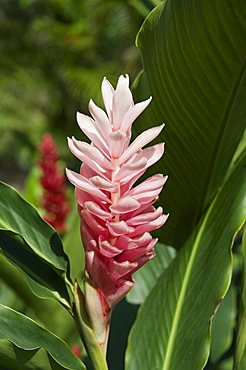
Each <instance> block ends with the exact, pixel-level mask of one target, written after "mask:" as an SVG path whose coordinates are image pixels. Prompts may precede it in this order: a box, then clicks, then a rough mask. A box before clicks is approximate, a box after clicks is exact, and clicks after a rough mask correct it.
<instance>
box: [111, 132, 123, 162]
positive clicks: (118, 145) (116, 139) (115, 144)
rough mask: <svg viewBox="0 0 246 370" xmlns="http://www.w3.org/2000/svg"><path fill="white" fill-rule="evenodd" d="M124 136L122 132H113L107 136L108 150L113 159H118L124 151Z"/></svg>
mask: <svg viewBox="0 0 246 370" xmlns="http://www.w3.org/2000/svg"><path fill="white" fill-rule="evenodd" d="M125 142H126V134H125V133H124V132H122V131H114V132H111V134H110V135H109V149H110V154H111V156H112V157H113V158H119V157H120V156H121V154H122V151H123V150H124V146H125Z"/></svg>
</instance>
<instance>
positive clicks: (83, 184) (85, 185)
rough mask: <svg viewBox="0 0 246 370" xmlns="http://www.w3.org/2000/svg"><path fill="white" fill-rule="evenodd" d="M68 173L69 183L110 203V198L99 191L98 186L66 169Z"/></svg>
mask: <svg viewBox="0 0 246 370" xmlns="http://www.w3.org/2000/svg"><path fill="white" fill-rule="evenodd" d="M66 173H67V177H68V179H69V181H70V182H71V183H72V184H73V185H75V186H77V187H78V188H79V189H81V190H83V191H85V192H86V193H90V194H91V195H92V196H94V197H95V198H98V199H99V200H104V201H105V202H110V200H109V199H108V197H107V196H106V195H105V194H104V193H103V192H102V191H101V190H99V189H98V188H97V187H96V186H94V185H93V184H92V183H91V182H90V181H89V180H88V179H86V178H85V177H83V176H81V175H79V174H78V173H76V172H74V171H71V170H68V169H67V168H66Z"/></svg>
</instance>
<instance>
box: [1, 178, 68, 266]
mask: <svg viewBox="0 0 246 370" xmlns="http://www.w3.org/2000/svg"><path fill="white" fill-rule="evenodd" d="M1 230H7V231H12V232H14V233H15V234H17V235H21V236H22V238H23V239H24V240H25V242H26V243H27V245H28V246H29V248H30V250H32V252H33V253H35V254H37V255H38V256H39V257H40V258H42V259H43V260H45V261H46V262H48V263H49V264H51V265H52V266H54V267H55V268H57V269H59V270H62V271H66V269H67V256H66V254H65V253H64V251H63V246H62V242H61V239H60V238H59V235H58V234H57V232H56V231H55V230H54V229H53V228H52V227H51V226H49V225H48V224H47V223H46V222H45V221H44V220H43V219H42V218H41V217H40V216H39V214H38V213H37V211H36V209H35V208H34V207H33V206H32V205H31V204H29V203H28V202H26V201H25V200H24V199H23V198H22V197H21V196H20V195H19V194H18V193H17V192H16V190H15V189H13V188H12V187H11V186H9V185H6V184H4V183H0V235H1ZM0 243H1V242H0Z"/></svg>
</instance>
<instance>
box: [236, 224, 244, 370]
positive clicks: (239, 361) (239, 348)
mask: <svg viewBox="0 0 246 370" xmlns="http://www.w3.org/2000/svg"><path fill="white" fill-rule="evenodd" d="M242 255H243V278H242V291H241V292H240V294H241V296H240V307H239V314H238V331H237V340H236V351H235V358H234V367H233V370H245V369H246V229H245V230H244V236H243V242H242Z"/></svg>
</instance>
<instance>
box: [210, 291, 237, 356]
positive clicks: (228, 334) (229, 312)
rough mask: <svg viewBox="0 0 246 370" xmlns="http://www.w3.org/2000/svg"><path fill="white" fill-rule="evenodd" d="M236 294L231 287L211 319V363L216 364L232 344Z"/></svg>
mask: <svg viewBox="0 0 246 370" xmlns="http://www.w3.org/2000/svg"><path fill="white" fill-rule="evenodd" d="M236 294H237V292H236V289H235V287H234V286H233V285H231V287H230V289H229V290H228V292H227V294H226V296H225V298H224V299H223V301H222V302H221V304H220V306H219V308H218V311H217V312H216V315H215V317H214V319H213V322H212V331H211V353H210V358H209V360H210V361H211V362H212V363H216V362H217V361H218V360H219V359H220V358H221V357H222V355H223V354H224V353H225V352H226V351H227V350H229V348H230V346H231V344H232V340H233V331H234V327H235V323H236V314H237V302H236V299H237V295H236Z"/></svg>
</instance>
